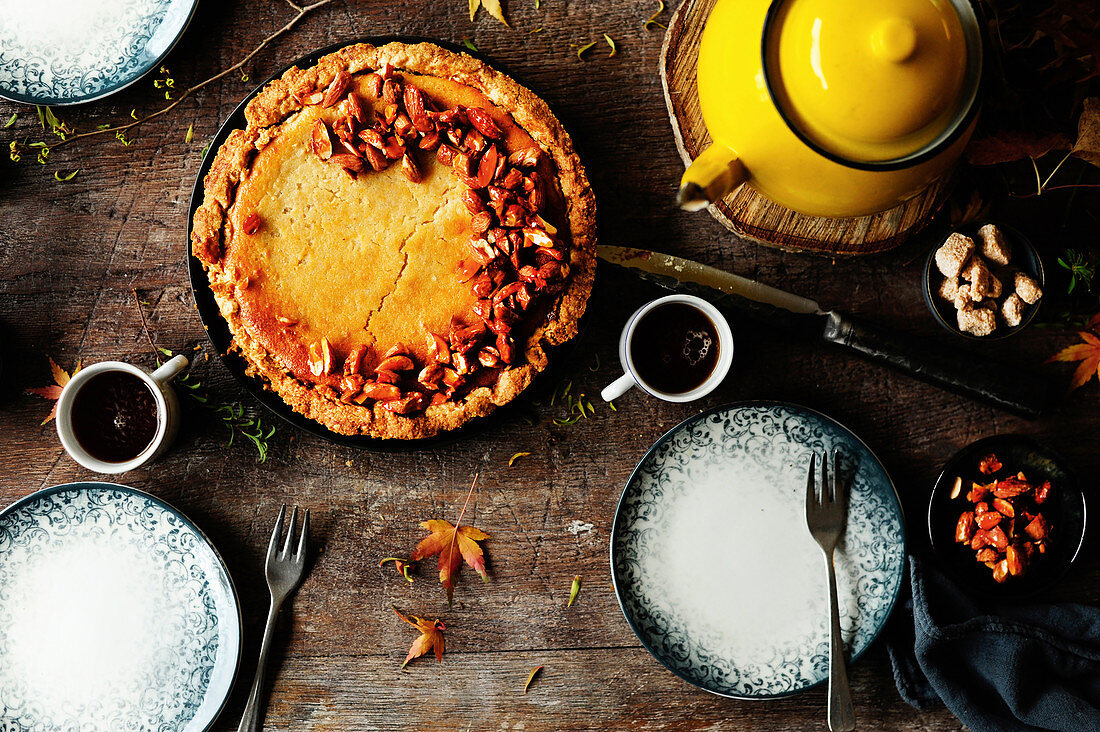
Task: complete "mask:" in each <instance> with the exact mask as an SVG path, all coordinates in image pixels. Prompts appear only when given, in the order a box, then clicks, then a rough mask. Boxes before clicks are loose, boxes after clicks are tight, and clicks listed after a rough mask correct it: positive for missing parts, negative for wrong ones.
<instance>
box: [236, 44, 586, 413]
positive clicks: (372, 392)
mask: <svg viewBox="0 0 1100 732" xmlns="http://www.w3.org/2000/svg"><path fill="white" fill-rule="evenodd" d="M363 88H364V89H365V91H366V93H367V94H369V95H371V96H372V97H373V98H375V99H378V100H380V101H379V102H378V103H377V104H376V111H375V112H374V115H373V116H371V115H370V113H369V110H367V109H366V107H365V106H364V104H363V102H362V100H361V99H360V98H359V96H358V95H357V94H356V93H355V91H354V90H353V87H352V84H351V75H350V74H348V72H346V71H340V72H337V74H336V76H335V77H334V78H333V79H332V81H331V83H330V84H329V85H328V87H327V88H326V89H325V90H324V91H318V90H313V91H312V92H310V90H308V89H300V90H295V92H294V97H295V98H296V99H298V100H299V101H300V102H302V103H303V104H321V105H323V106H324V107H332V106H335V105H336V104H337V103H339V102H341V100H343V104H341V106H340V107H339V108H338V112H337V115H338V116H337V119H336V121H335V122H334V123H332V126H331V128H330V126H329V124H327V123H326V122H325V120H322V119H318V120H317V121H316V122H315V123H314V126H313V129H312V131H311V135H310V139H309V147H310V149H311V151H312V152H313V153H314V154H315V155H317V157H319V158H320V159H322V160H326V161H328V162H331V163H334V164H336V165H339V166H340V167H342V168H343V169H344V170H346V171H347V172H348V173H349V174H350V175H351V176H352V177H356V176H358V175H359V174H361V173H364V172H365V171H367V170H373V171H381V170H385V169H386V168H387V167H388V166H389V165H390V163H391V162H397V161H400V165H401V172H402V174H403V175H404V176H405V177H406V178H407V179H408V180H409V181H411V182H413V183H419V182H421V181H422V180H423V173H422V171H421V168H420V165H419V164H418V163H417V161H416V158H415V157H414V156H413V153H412V150H414V149H420V150H425V151H429V152H430V151H434V152H435V156H436V158H437V160H438V161H439V162H440V163H441V164H442V165H444V166H447V167H450V168H451V169H452V170H453V171H454V174H455V176H456V177H457V178H458V179H459V180H460V181H461V182H462V183H464V184H465V185H466V187H467V190H465V191H464V192H463V194H462V202H463V205H464V206H465V208H466V209H467V210H468V211H469V213H470V229H471V231H472V232H473V238H472V239H471V241H470V247H471V251H472V252H473V258H471V259H466V260H463V261H462V262H460V263H459V265H458V270H457V272H456V274H457V276H458V278H459V280H460V281H462V282H467V281H468V282H470V287H471V288H472V290H473V292H474V294H475V295H477V297H478V300H477V301H476V302H475V303H474V305H473V308H472V309H473V312H474V315H475V316H476V318H477V319H478V320H476V322H474V323H472V324H469V325H466V324H463V323H460V322H457V321H452V324H451V328H450V332H449V333H448V335H446V336H443V335H438V334H435V333H432V332H429V331H427V329H425V332H426V338H427V345H428V348H429V352H430V355H429V356H428V362H427V363H424V364H418V363H417V361H416V359H414V358H413V357H412V356H411V355H410V352H409V350H408V349H407V348H406V347H405V346H404V344H400V343H398V344H395V345H394V346H393V347H392V348H391V349H390V350H389V351H387V352H386V354H385V355H383V356H382V358H381V360H380V361H379V363H378V365H377V367H376V368H375V370H374V376H373V378H372V379H371V380H368V381H364V378H363V375H362V372H363V369H364V367H365V363H364V362H365V361H366V357H367V353H368V348H367V346H365V345H361V346H357V347H356V348H354V349H352V351H351V352H350V353H349V354H348V355H347V358H346V359H345V361H344V364H343V376H342V379H341V389H342V391H341V393H340V399H341V400H342V401H344V402H346V403H352V404H360V405H367V404H368V402H374V403H375V404H378V405H379V406H380V407H382V408H384V409H387V410H389V411H391V412H394V413H395V414H411V413H413V412H416V411H419V410H422V409H425V408H427V407H428V406H432V405H438V404H442V403H444V402H446V401H448V400H451V399H455V398H460V396H461V394H462V392H460V391H459V390H460V389H461V388H462V387H463V385H464V384H465V381H466V376H467V375H469V374H472V373H474V372H475V371H477V370H478V369H482V368H494V369H495V368H505V367H507V366H508V365H511V364H514V363H516V361H517V357H518V354H517V348H516V345H515V341H514V339H513V338H512V335H511V330H512V328H513V327H514V326H515V325H516V324H517V323H518V322H519V320H520V318H521V316H520V313H521V312H522V311H525V310H527V309H528V308H529V306H530V305H531V303H532V302H533V301H534V299H535V298H537V297H539V296H540V293H541V292H543V291H547V292H550V291H553V290H554V289H555V288H553V287H551V285H550V283H551V282H557V281H560V280H562V279H564V277H566V276H567V275H568V272H569V268H568V266H567V265H565V264H564V260H565V259H567V252H566V248H565V245H564V244H563V243H561V242H560V241H559V240H558V239H557V235H558V230H557V229H556V228H555V227H554V226H552V225H551V224H550V223H549V222H548V221H547V220H546V219H545V218H544V217H543V215H542V208H543V203H544V196H543V188H542V184H541V181H540V178H539V173H538V172H537V171H536V168H537V166H538V164H539V162H540V160H541V158H542V156H543V154H544V153H543V152H542V150H541V149H540V148H538V147H537V146H530V147H526V148H523V149H520V150H515V151H512V152H511V153H509V152H508V150H507V149H506V148H505V147H504V142H503V140H504V133H503V131H502V130H501V128H500V126H499V125H498V124H497V122H496V121H495V120H494V119H493V116H492V114H490V113H489V112H488V111H487V110H485V109H480V108H477V107H462V106H457V107H452V108H450V109H444V110H441V111H437V108H436V107H434V106H433V105H432V103H431V101H430V100H429V99H428V98H427V97H425V96H424V93H423V92H422V91H421V90H420V89H419V88H418V87H416V86H415V85H413V84H409V83H402V81H401V80H400V79H398V78H397V77H395V76H394V67H393V66H392V65H390V64H386V65H385V66H383V67H382V68H380V69H377V70H376V71H374V72H372V73H368V74H366V75H365V85H364V87H363ZM334 137H335V139H336V141H338V143H339V144H336V142H334ZM482 191H484V193H483V192H482ZM261 224H262V222H261V221H260V218H259V216H258V215H256V214H250V215H249V216H248V217H247V218H246V219H245V221H244V222H243V223H242V230H243V231H244V233H245V234H254V233H256V231H258V230H259V229H260V227H261ZM244 281H245V283H246V284H245V285H242V287H243V286H247V279H246V280H244ZM279 322H284V323H288V324H290V323H292V322H293V321H289V320H287V319H284V318H282V317H280V318H279ZM309 367H310V371H311V372H312V373H313V374H314V375H315V376H320V375H322V374H328V373H331V371H332V368H333V356H332V350H331V347H330V346H329V343H328V340H327V339H325V338H322V339H321V340H320V341H318V342H317V343H315V344H313V345H312V346H310V348H309ZM414 377H415V381H414V380H413V379H414ZM423 390H427V391H428V392H432V393H431V395H430V396H429V395H428V394H425V393H423Z"/></svg>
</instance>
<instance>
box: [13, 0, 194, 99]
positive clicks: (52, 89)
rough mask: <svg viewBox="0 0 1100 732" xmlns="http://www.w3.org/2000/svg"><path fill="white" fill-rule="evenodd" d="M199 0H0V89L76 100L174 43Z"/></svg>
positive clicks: (123, 81)
mask: <svg viewBox="0 0 1100 732" xmlns="http://www.w3.org/2000/svg"><path fill="white" fill-rule="evenodd" d="M198 4H199V2H198V0H41V1H40V2H31V1H30V0H0V97H4V98H6V99H11V100H13V101H16V102H26V103H27V104H49V105H62V104H79V103H80V102H90V101H92V100H93V99H100V98H101V97H105V96H107V95H108V94H113V93H114V92H116V91H118V90H120V89H123V88H125V87H127V86H129V85H130V84H133V83H134V82H135V81H137V80H138V79H140V78H141V77H143V76H145V75H146V74H147V73H149V72H150V71H152V70H153V69H155V68H156V67H157V64H159V63H160V61H161V59H163V58H164V57H165V56H167V55H168V52H169V51H171V50H172V48H173V47H174V46H175V45H176V42H177V41H178V40H179V39H180V36H182V35H183V32H184V31H185V30H186V29H187V25H188V23H190V22H191V17H192V16H193V15H194V14H195V8H196V7H198Z"/></svg>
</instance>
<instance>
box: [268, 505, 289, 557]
mask: <svg viewBox="0 0 1100 732" xmlns="http://www.w3.org/2000/svg"><path fill="white" fill-rule="evenodd" d="M284 518H286V504H285V503H284V504H283V507H282V508H280V509H279V519H278V520H277V521H276V522H275V530H274V531H272V532H271V543H270V544H268V546H267V561H268V563H270V562H271V561H273V560H274V559H275V552H277V551H278V549H279V531H281V530H282V528H283V519H284Z"/></svg>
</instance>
